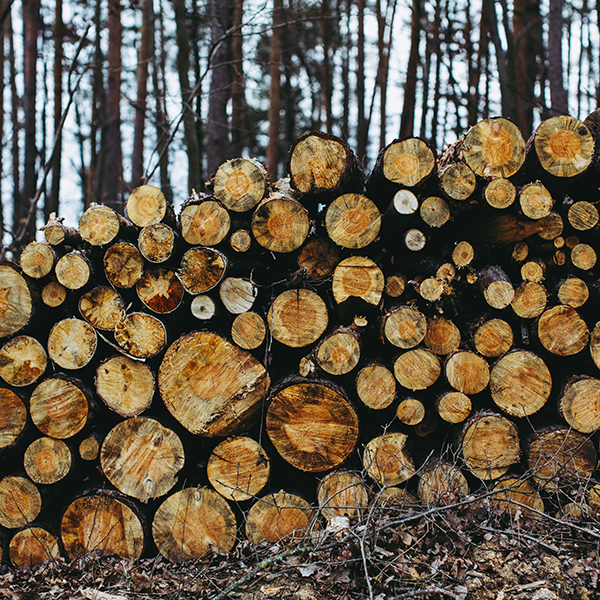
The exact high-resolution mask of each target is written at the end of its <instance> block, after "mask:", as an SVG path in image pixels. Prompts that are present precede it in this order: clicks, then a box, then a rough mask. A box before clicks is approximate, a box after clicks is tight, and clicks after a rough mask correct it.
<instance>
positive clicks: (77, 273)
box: [54, 250, 92, 290]
mask: <svg viewBox="0 0 600 600" xmlns="http://www.w3.org/2000/svg"><path fill="white" fill-rule="evenodd" d="M54 271H55V273H56V279H57V281H58V283H60V284H61V285H64V286H65V287H66V288H67V289H69V290H79V289H81V288H82V287H84V286H85V285H87V283H88V281H89V280H90V277H91V275H92V265H91V263H90V261H89V259H88V258H87V257H86V256H85V255H84V254H82V253H81V252H79V251H78V250H74V251H73V252H69V253H67V254H65V255H64V256H61V257H60V258H59V259H58V262H57V263H56V267H55V269H54Z"/></svg>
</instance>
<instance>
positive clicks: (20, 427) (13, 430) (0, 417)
mask: <svg viewBox="0 0 600 600" xmlns="http://www.w3.org/2000/svg"><path fill="white" fill-rule="evenodd" d="M26 424H27V408H25V404H23V401H22V400H21V398H19V396H17V395H16V394H15V393H14V392H13V391H12V390H9V389H7V388H0V450H3V449H4V448H10V447H11V446H13V445H14V444H15V443H16V442H17V440H18V439H19V437H20V436H21V434H22V433H23V431H24V430H25V425H26Z"/></svg>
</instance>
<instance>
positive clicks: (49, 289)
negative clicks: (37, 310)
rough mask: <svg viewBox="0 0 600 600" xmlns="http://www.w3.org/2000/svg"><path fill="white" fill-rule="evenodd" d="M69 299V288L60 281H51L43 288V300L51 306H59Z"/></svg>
mask: <svg viewBox="0 0 600 600" xmlns="http://www.w3.org/2000/svg"><path fill="white" fill-rule="evenodd" d="M66 299H67V288H66V287H65V286H64V285H62V284H61V283H58V281H49V282H48V283H47V284H46V285H45V286H44V289H43V290H42V302H43V303H44V304H45V305H46V306H49V307H50V308H57V307H58V306H60V305H61V304H62V303H63V302H64V301H65V300H66Z"/></svg>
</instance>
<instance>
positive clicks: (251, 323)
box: [231, 311, 267, 350]
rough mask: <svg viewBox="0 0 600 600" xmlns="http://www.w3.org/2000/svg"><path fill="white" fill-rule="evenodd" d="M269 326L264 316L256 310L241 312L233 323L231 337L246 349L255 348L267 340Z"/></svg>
mask: <svg viewBox="0 0 600 600" xmlns="http://www.w3.org/2000/svg"><path fill="white" fill-rule="evenodd" d="M266 334H267V326H266V325H265V322H264V320H263V318H262V317H261V316H260V315H258V314H257V313H255V312H252V311H247V312H243V313H241V314H239V315H238V316H237V317H236V318H235V319H234V321H233V323H232V325H231V339H232V340H233V341H234V343H236V344H237V345H238V346H239V347H240V348H243V349H244V350H255V349H256V348H258V347H259V346H260V345H261V344H262V343H263V342H264V340H265V336H266Z"/></svg>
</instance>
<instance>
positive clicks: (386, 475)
mask: <svg viewBox="0 0 600 600" xmlns="http://www.w3.org/2000/svg"><path fill="white" fill-rule="evenodd" d="M407 439H408V436H407V435H406V434H404V433H400V432H397V431H387V432H386V433H384V434H383V435H380V436H377V437H376V438H373V439H372V440H371V441H370V442H368V443H367V445H366V446H365V451H364V454H363V467H364V469H365V471H366V472H367V474H368V475H369V477H371V479H373V480H374V481H376V482H377V483H379V484H380V485H384V486H392V485H398V484H399V483H402V482H404V481H407V480H409V479H410V478H411V477H412V476H413V475H414V474H415V465H414V463H413V460H412V458H411V456H410V454H409V453H408V451H407V448H406V442H407Z"/></svg>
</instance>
